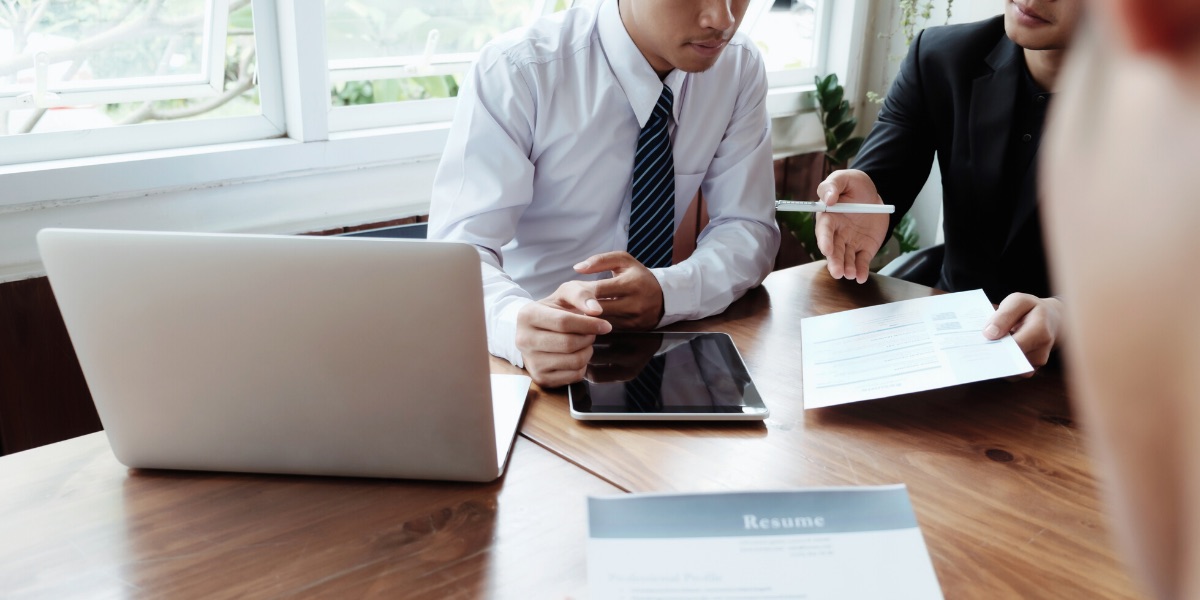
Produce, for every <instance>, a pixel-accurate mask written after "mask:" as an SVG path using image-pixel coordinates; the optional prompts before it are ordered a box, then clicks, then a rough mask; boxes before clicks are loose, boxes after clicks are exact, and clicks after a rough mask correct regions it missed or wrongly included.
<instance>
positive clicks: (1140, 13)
mask: <svg viewBox="0 0 1200 600" xmlns="http://www.w3.org/2000/svg"><path fill="white" fill-rule="evenodd" d="M1110 1H1111V2H1114V3H1115V4H1116V5H1117V6H1116V8H1117V10H1116V23H1115V25H1116V26H1117V27H1118V28H1119V29H1120V30H1121V31H1122V32H1123V33H1124V34H1125V36H1126V37H1127V38H1128V39H1129V41H1130V44H1131V45H1132V46H1133V48H1134V49H1135V50H1138V51H1141V52H1149V53H1152V54H1158V55H1161V56H1165V57H1166V58H1168V59H1171V58H1182V57H1183V55H1184V54H1185V53H1188V52H1189V51H1190V50H1192V49H1193V48H1195V47H1196V46H1197V45H1200V2H1197V1H1196V0H1110Z"/></svg>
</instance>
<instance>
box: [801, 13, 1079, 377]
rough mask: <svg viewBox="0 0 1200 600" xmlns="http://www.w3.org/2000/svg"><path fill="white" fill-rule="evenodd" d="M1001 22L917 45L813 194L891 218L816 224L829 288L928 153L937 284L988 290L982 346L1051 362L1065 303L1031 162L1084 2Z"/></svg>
mask: <svg viewBox="0 0 1200 600" xmlns="http://www.w3.org/2000/svg"><path fill="white" fill-rule="evenodd" d="M1005 1H1006V6H1005V12H1004V15H1003V17H1000V16H997V17H995V18H993V19H989V20H987V21H981V22H978V23H971V24H966V25H952V26H948V27H935V28H931V29H928V30H925V31H923V32H922V33H921V34H920V35H918V36H917V38H916V39H915V40H913V42H912V45H911V47H910V49H909V52H908V57H907V58H906V59H905V60H904V64H903V65H902V66H901V68H900V73H899V74H898V75H897V76H896V79H895V81H894V82H893V84H892V87H891V90H889V91H888V95H887V99H886V100H885V101H884V104H883V110H882V111H881V112H880V114H879V120H878V121H877V122H876V123H875V126H874V127H873V128H872V129H871V133H870V135H869V136H868V137H867V141H866V143H865V144H864V145H863V147H862V150H861V151H860V152H859V154H858V158H857V160H856V161H855V162H854V164H853V167H854V168H853V169H847V170H843V171H837V172H835V173H833V174H832V175H830V177H829V178H828V179H826V180H825V181H824V182H822V183H821V185H820V186H818V188H817V194H818V196H820V198H821V199H822V200H824V201H825V202H826V203H827V204H834V203H837V202H867V203H880V202H886V203H890V204H895V205H896V212H895V214H893V215H891V216H890V218H889V216H888V215H844V214H829V213H824V214H818V215H817V242H818V245H819V246H820V248H821V252H822V253H824V254H825V256H826V257H827V258H828V259H829V267H828V268H829V273H830V275H832V276H833V277H835V278H842V277H845V278H846V279H856V280H858V282H859V283H862V282H864V281H866V280H867V274H868V272H869V271H868V269H867V264H868V263H869V262H870V260H871V258H872V257H874V256H875V253H876V252H878V251H879V248H880V246H882V244H883V242H884V241H886V240H887V238H888V235H889V234H890V233H891V231H892V229H893V228H894V227H895V226H896V224H897V223H898V222H899V220H900V218H901V217H902V216H904V214H905V213H906V212H908V210H909V209H910V208H912V205H913V201H914V200H915V199H916V196H917V193H918V192H920V190H921V187H922V186H923V185H924V183H925V180H926V179H927V177H928V175H929V169H930V165H931V163H932V161H933V156H934V154H935V153H936V154H937V157H938V164H939V165H940V167H941V175H942V185H943V196H942V206H943V230H944V233H945V240H946V246H945V248H946V254H945V259H944V262H943V264H942V272H941V278H940V281H939V282H938V287H940V288H942V289H945V290H949V291H961V290H969V289H975V288H983V290H984V291H985V292H986V293H987V295H988V297H989V298H991V300H992V302H996V303H999V305H1000V307H999V309H998V310H997V312H996V315H995V317H993V319H992V320H991V322H990V323H989V326H988V327H987V328H985V330H984V335H986V336H987V337H989V338H992V339H996V338H999V337H1001V336H1003V335H1004V334H1006V333H1009V332H1011V333H1012V334H1013V337H1014V338H1015V339H1016V341H1017V344H1018V345H1019V346H1020V347H1021V349H1022V350H1023V351H1024V352H1025V355H1026V356H1027V357H1028V358H1029V360H1030V362H1031V363H1032V364H1033V365H1034V366H1035V367H1036V366H1042V365H1044V364H1046V361H1047V359H1048V358H1049V355H1050V350H1051V349H1052V348H1053V347H1054V345H1055V343H1056V341H1057V339H1058V336H1059V324H1060V321H1061V313H1062V310H1063V306H1062V302H1061V301H1059V300H1058V299H1057V298H1053V297H1051V295H1050V286H1049V283H1048V281H1047V275H1046V258H1045V252H1044V250H1043V248H1042V233H1041V224H1040V220H1039V218H1038V210H1037V181H1036V180H1037V160H1036V156H1037V151H1038V145H1039V142H1040V140H1041V132H1042V122H1043V119H1044V117H1045V115H1046V108H1047V106H1048V105H1049V103H1050V96H1051V94H1050V92H1051V91H1053V89H1054V84H1055V80H1056V78H1057V77H1058V70H1059V66H1060V65H1061V64H1062V60H1063V57H1064V53H1065V48H1066V46H1067V43H1068V41H1069V40H1070V37H1071V34H1072V32H1073V30H1074V28H1075V24H1076V22H1077V21H1078V17H1079V13H1080V12H1081V10H1082V2H1081V1H1080V0H1005Z"/></svg>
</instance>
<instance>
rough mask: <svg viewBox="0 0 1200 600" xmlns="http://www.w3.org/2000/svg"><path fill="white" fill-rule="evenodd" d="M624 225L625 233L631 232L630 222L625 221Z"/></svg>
mask: <svg viewBox="0 0 1200 600" xmlns="http://www.w3.org/2000/svg"><path fill="white" fill-rule="evenodd" d="M624 227H625V233H629V223H628V222H627V223H625V225H624Z"/></svg>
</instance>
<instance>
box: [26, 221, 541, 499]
mask: <svg viewBox="0 0 1200 600" xmlns="http://www.w3.org/2000/svg"><path fill="white" fill-rule="evenodd" d="M38 246H39V249H40V251H41V255H42V259H43V261H44V263H45V266H46V271H47V273H48V275H49V278H50V283H51V286H52V287H53V289H54V293H55V297H56V298H57V300H58V304H59V308H60V310H61V311H62V315H63V320H64V321H65V322H66V326H67V330H68V332H69V333H70V336H71V340H72V343H73V344H74V346H75V351H76V354H77V355H78V358H79V363H80V366H81V367H82V369H83V373H84V376H85V378H86V379H87V381H88V386H89V387H90V389H91V393H92V397H93V400H94V401H95V403H96V408H97V410H98V412H99V414H100V419H101V421H102V422H103V424H104V428H105V430H106V431H107V434H108V438H109V441H110V443H111V445H112V448H113V452H114V454H115V455H116V456H117V458H118V459H119V460H120V461H121V462H122V463H124V464H126V465H128V466H131V467H145V468H170V469H200V470H222V471H246V472H264V473H294V474H311V475H350V476H368V477H402V478H419V479H449V480H465V481H488V480H491V479H494V478H496V477H497V476H498V475H499V473H500V470H501V467H502V466H503V464H504V458H505V457H504V455H503V454H502V453H501V451H504V452H506V451H507V450H506V449H507V448H508V447H509V446H510V444H511V440H512V435H513V433H514V431H513V430H515V427H512V428H511V429H509V430H508V431H506V432H505V434H504V435H507V436H508V437H507V439H498V438H497V435H496V423H495V421H494V418H493V410H492V395H491V392H490V383H489V381H490V377H489V366H488V358H487V341H486V330H485V327H484V316H483V295H482V286H481V284H480V280H481V278H480V267H479V257H478V254H477V252H476V250H475V249H474V248H473V247H471V246H469V245H465V244H458V243H453V242H434V241H425V240H382V239H347V238H324V237H309V236H268V235H234V234H206V233H164V232H129V231H100V230H67V229H47V230H43V231H41V232H40V233H39V234H38ZM520 401H521V402H523V401H524V394H522V395H521V399H520ZM518 412H519V407H518Z"/></svg>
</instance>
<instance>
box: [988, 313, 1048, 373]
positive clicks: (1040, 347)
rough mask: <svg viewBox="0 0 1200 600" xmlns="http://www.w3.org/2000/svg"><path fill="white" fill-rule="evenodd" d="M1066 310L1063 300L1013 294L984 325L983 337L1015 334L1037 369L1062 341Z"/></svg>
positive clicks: (1026, 356) (1018, 342) (1014, 337)
mask: <svg viewBox="0 0 1200 600" xmlns="http://www.w3.org/2000/svg"><path fill="white" fill-rule="evenodd" d="M1062 309H1063V304H1062V300H1059V299H1058V298H1038V297H1037V296H1030V295H1029V294H1009V296H1008V297H1007V298H1005V299H1004V301H1003V302H1001V303H1000V306H999V307H998V308H996V314H995V315H992V318H991V320H989V321H988V324H987V325H986V326H985V327H984V328H983V336H984V337H986V338H987V339H989V340H998V339H1000V338H1001V337H1004V335H1005V334H1007V333H1012V336H1013V339H1014V340H1016V342H1017V346H1020V348H1021V352H1024V353H1025V358H1027V359H1029V364H1031V365H1033V367H1034V368H1035V369H1036V368H1038V367H1041V366H1044V365H1045V364H1046V361H1048V360H1050V350H1052V349H1053V348H1054V345H1055V344H1056V343H1057V342H1058V336H1059V328H1060V327H1062ZM1030 375H1032V373H1031V374H1030Z"/></svg>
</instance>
